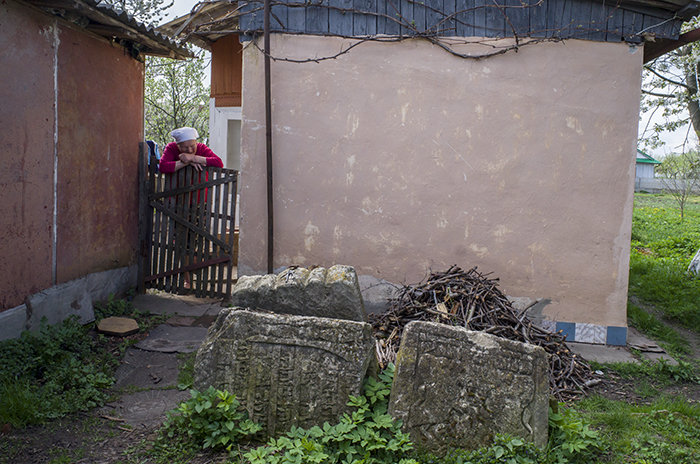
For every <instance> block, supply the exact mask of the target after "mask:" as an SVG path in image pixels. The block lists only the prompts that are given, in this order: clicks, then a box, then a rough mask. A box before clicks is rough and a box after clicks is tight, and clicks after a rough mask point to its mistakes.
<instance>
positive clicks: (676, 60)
mask: <svg viewBox="0 0 700 464" xmlns="http://www.w3.org/2000/svg"><path fill="white" fill-rule="evenodd" d="M698 27H700V19H699V18H693V20H691V21H689V22H687V23H685V24H684V25H683V28H682V31H683V32H687V31H689V30H692V29H696V28H698ZM699 70H700V45H699V44H698V43H697V42H696V43H692V44H688V45H684V46H683V47H680V48H678V49H676V50H674V51H671V52H669V53H667V54H665V55H663V56H661V57H659V58H656V59H655V60H653V61H651V62H649V63H647V64H645V65H644V77H643V84H642V104H641V111H642V113H645V114H646V115H647V116H654V121H655V122H649V123H648V124H647V127H645V128H644V130H643V132H642V133H640V138H641V141H642V143H643V144H644V145H645V146H647V147H652V148H656V147H659V146H661V145H663V144H664V142H663V141H662V140H661V134H662V133H664V132H674V131H677V130H683V131H685V141H686V142H685V143H684V144H683V146H682V147H673V148H674V149H681V150H682V151H683V152H685V151H688V148H689V147H688V146H687V145H688V143H689V141H690V140H692V137H691V134H692V133H695V134H696V135H697V134H698V133H700V103H699V101H698V100H699V98H700V94H698V71H699Z"/></svg>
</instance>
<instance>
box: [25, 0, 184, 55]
mask: <svg viewBox="0 0 700 464" xmlns="http://www.w3.org/2000/svg"><path fill="white" fill-rule="evenodd" d="M25 1H26V2H27V3H29V4H30V5H33V6H36V7H38V8H41V9H43V10H44V11H46V12H47V13H49V14H52V15H54V16H58V17H62V18H64V19H65V20H66V21H70V22H72V23H74V24H75V25H77V26H79V27H82V28H84V29H86V30H88V31H90V32H92V33H94V34H97V35H100V36H102V37H105V38H108V39H116V40H120V41H124V42H125V43H126V44H128V45H131V50H130V51H132V53H134V54H137V53H142V54H147V55H158V56H168V57H171V58H179V59H184V58H188V57H192V56H193V55H192V54H191V53H190V52H189V51H188V50H187V49H186V48H184V47H181V46H180V45H179V44H178V43H176V42H174V41H173V40H172V39H171V38H170V37H168V36H166V35H164V34H162V33H160V32H158V31H156V30H155V28H154V27H153V26H152V25H150V24H149V25H146V24H143V23H141V22H139V21H137V20H136V19H134V17H133V16H132V15H130V14H127V13H125V12H124V11H122V10H119V9H116V8H113V7H112V6H111V5H107V4H102V3H99V2H97V1H95V0H72V1H71V2H65V1H62V0H25Z"/></svg>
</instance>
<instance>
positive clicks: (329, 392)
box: [194, 308, 376, 436]
mask: <svg viewBox="0 0 700 464" xmlns="http://www.w3.org/2000/svg"><path fill="white" fill-rule="evenodd" d="M375 356H376V355H375V351H374V338H373V336H372V326H370V325H369V324H367V323H363V322H353V321H346V320H339V319H327V318H320V317H305V316H290V315H281V314H268V313H260V312H254V311H247V310H241V309H240V308H234V309H224V310H222V311H221V313H220V314H219V316H218V318H217V320H216V321H215V322H214V325H213V326H212V327H211V328H210V329H209V334H208V336H207V339H206V340H205V341H204V343H202V345H201V346H200V348H199V351H198V352H197V357H196V360H195V367H194V377H195V379H194V387H195V388H197V389H198V390H200V391H204V390H206V389H207V388H208V387H209V385H213V386H214V387H215V388H218V389H221V390H228V391H229V392H230V393H235V394H236V396H237V397H238V399H239V400H240V401H241V403H242V404H243V405H244V406H245V408H246V409H247V410H248V414H249V417H250V418H251V419H252V420H253V421H255V422H258V423H259V424H261V425H262V426H263V429H264V433H265V434H267V435H268V436H277V435H280V434H282V433H284V432H287V431H288V430H289V429H290V428H291V426H292V425H294V426H298V427H305V428H307V427H311V426H313V425H323V423H324V422H326V421H327V422H329V423H336V422H337V420H338V418H339V417H340V416H341V415H342V414H343V413H344V412H348V411H349V410H350V409H349V408H348V406H347V402H348V395H359V394H360V393H361V392H362V382H363V380H364V378H365V376H366V374H367V372H368V369H369V368H370V367H372V366H376V358H375Z"/></svg>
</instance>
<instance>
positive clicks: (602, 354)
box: [566, 342, 637, 363]
mask: <svg viewBox="0 0 700 464" xmlns="http://www.w3.org/2000/svg"><path fill="white" fill-rule="evenodd" d="M566 345H567V346H568V347H569V348H570V349H571V351H573V352H574V354H576V355H577V356H581V357H582V358H583V359H585V360H586V361H596V362H599V363H619V362H623V363H636V362H637V360H636V359H635V357H634V356H632V353H630V351H629V350H628V349H627V348H625V347H624V346H608V345H592V344H589V343H577V342H567V343H566Z"/></svg>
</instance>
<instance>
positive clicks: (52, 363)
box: [0, 298, 163, 428]
mask: <svg viewBox="0 0 700 464" xmlns="http://www.w3.org/2000/svg"><path fill="white" fill-rule="evenodd" d="M109 316H129V317H133V318H134V319H136V321H137V322H138V324H139V328H140V330H142V331H144V330H147V329H148V328H150V327H152V326H153V325H154V324H158V323H160V322H162V319H163V318H162V316H154V315H150V314H144V313H140V312H138V311H136V310H135V309H134V308H133V306H132V305H131V303H130V302H129V301H128V300H116V299H114V298H110V300H109V301H108V302H107V303H106V304H104V305H100V304H97V305H96V306H95V317H96V321H95V323H93V324H90V325H86V326H82V325H80V324H79V323H78V322H77V320H76V319H75V318H68V319H66V320H65V321H63V322H62V323H60V324H56V325H48V324H46V322H45V321H42V325H41V328H40V329H39V330H37V331H35V332H27V331H25V332H23V333H22V335H21V336H20V338H18V339H10V340H4V341H2V342H0V424H10V425H11V426H12V427H16V428H17V427H19V428H21V427H24V426H26V425H32V424H42V423H45V422H46V421H49V420H52V419H56V418H59V417H63V416H65V415H67V414H71V413H73V412H77V411H86V410H88V409H91V408H94V407H96V406H98V405H101V404H103V403H104V402H105V401H106V400H107V399H108V393H107V389H108V387H110V386H111V385H112V384H113V383H114V378H113V377H112V375H113V373H114V371H115V369H116V368H117V366H118V365H119V360H120V355H121V354H123V353H124V351H125V350H126V348H127V347H128V346H129V345H130V344H133V340H129V339H124V340H123V341H122V342H121V343H119V344H118V345H116V346H108V345H109V343H110V341H109V340H108V339H107V338H106V337H104V336H102V335H97V334H96V333H95V332H94V331H91V330H90V329H91V328H92V327H93V326H94V324H96V323H98V322H99V321H100V320H101V319H103V318H105V317H109ZM108 348H109V349H108Z"/></svg>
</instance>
